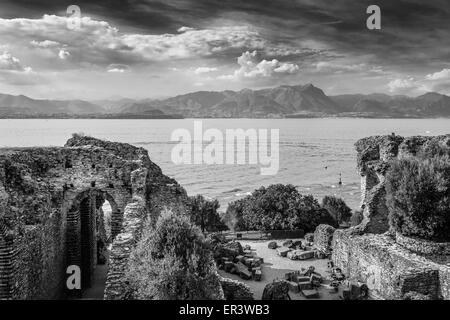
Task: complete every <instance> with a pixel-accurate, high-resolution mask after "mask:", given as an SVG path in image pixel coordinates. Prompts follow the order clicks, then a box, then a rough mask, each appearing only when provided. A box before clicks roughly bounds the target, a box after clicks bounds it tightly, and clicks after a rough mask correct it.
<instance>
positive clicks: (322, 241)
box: [314, 224, 335, 254]
mask: <svg viewBox="0 0 450 320" xmlns="http://www.w3.org/2000/svg"><path fill="white" fill-rule="evenodd" d="M334 231H335V228H333V227H332V226H330V225H328V224H320V225H318V226H317V228H316V230H315V231H314V248H316V249H317V250H319V251H320V252H322V253H324V254H330V253H331V241H332V239H333V233H334Z"/></svg>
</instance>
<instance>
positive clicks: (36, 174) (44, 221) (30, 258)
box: [0, 136, 186, 299]
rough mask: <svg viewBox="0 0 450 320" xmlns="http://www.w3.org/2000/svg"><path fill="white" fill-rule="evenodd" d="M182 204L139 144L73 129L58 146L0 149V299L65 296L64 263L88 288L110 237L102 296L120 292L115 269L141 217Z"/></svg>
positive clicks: (179, 191)
mask: <svg viewBox="0 0 450 320" xmlns="http://www.w3.org/2000/svg"><path fill="white" fill-rule="evenodd" d="M105 201H108V202H109V204H110V206H111V208H112V212H111V216H110V219H109V220H107V219H105V216H104V213H103V210H102V205H103V203H104V202H105ZM185 203H186V192H185V190H184V189H183V188H181V187H180V186H179V185H178V184H177V182H176V181H175V180H173V179H170V178H168V177H167V176H165V175H163V174H162V172H161V169H160V168H159V167H158V166H157V165H155V164H154V163H153V162H151V161H150V159H149V157H148V153H147V151H146V150H145V149H143V148H137V147H134V146H132V145H129V144H124V143H113V142H107V141H102V140H98V139H95V138H91V137H83V136H74V137H73V138H72V139H70V140H69V141H68V142H67V143H66V145H65V146H64V147H51V148H17V149H10V148H9V149H0V299H53V298H61V297H64V296H66V295H67V294H69V295H71V294H73V291H70V292H69V291H67V290H66V279H67V274H66V269H67V267H68V266H70V265H77V266H79V267H80V268H81V279H82V289H84V288H87V287H89V286H90V284H91V280H92V274H93V270H94V269H95V267H96V265H97V262H98V261H97V260H98V259H99V257H100V256H101V255H100V253H101V249H102V248H105V247H106V246H107V245H108V244H109V243H111V241H113V243H112V252H111V257H110V262H109V275H108V280H107V292H108V294H107V297H108V298H114V297H120V298H122V297H124V292H125V291H126V288H124V284H123V283H121V281H122V280H121V277H120V274H121V270H122V269H123V266H124V265H125V264H126V258H127V255H128V254H129V250H130V248H131V247H132V246H133V244H134V243H135V242H136V240H137V239H138V237H139V233H140V230H141V226H142V224H143V221H144V220H145V219H151V220H155V219H156V218H157V217H158V215H159V212H160V211H161V210H162V208H164V207H170V208H172V209H173V210H183V208H184V205H185ZM106 229H107V230H108V232H107V231H106ZM108 233H109V236H106V235H107V234H108Z"/></svg>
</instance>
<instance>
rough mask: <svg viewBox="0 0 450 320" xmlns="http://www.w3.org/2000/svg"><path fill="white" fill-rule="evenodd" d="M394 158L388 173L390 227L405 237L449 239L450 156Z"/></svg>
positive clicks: (387, 188)
mask: <svg viewBox="0 0 450 320" xmlns="http://www.w3.org/2000/svg"><path fill="white" fill-rule="evenodd" d="M440 154H441V153H439V152H438V153H437V155H436V156H434V157H433V158H430V159H424V158H422V157H416V158H405V159H400V160H396V161H394V162H393V163H392V164H391V166H390V169H389V170H388V172H387V176H386V191H387V206H388V208H389V220H390V225H391V227H392V228H393V229H394V230H396V231H398V232H400V233H401V234H403V235H405V236H414V237H419V238H423V239H428V240H435V241H449V240H450V158H449V157H448V156H447V155H440Z"/></svg>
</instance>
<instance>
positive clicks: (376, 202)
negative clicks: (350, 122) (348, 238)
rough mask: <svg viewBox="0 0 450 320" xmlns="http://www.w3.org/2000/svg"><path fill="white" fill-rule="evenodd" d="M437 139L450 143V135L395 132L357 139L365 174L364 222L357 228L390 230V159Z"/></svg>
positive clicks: (360, 166)
mask: <svg viewBox="0 0 450 320" xmlns="http://www.w3.org/2000/svg"><path fill="white" fill-rule="evenodd" d="M434 142H438V143H442V144H446V145H450V135H443V136H436V137H422V136H417V137H407V138H404V137H401V136H395V135H390V136H373V137H368V138H364V139H361V140H358V141H357V142H356V144H355V147H356V151H357V168H358V172H359V174H360V176H361V207H362V209H363V221H362V222H361V224H360V225H359V226H358V228H357V230H354V231H357V232H361V233H366V232H369V233H384V232H386V231H388V229H389V226H388V209H387V207H386V203H385V202H386V190H385V174H386V172H387V170H388V168H389V161H391V160H393V159H395V158H402V157H407V156H414V155H416V154H417V153H418V152H419V151H421V150H422V149H424V148H426V147H427V146H428V145H430V144H432V143H434Z"/></svg>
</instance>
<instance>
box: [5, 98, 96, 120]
mask: <svg viewBox="0 0 450 320" xmlns="http://www.w3.org/2000/svg"><path fill="white" fill-rule="evenodd" d="M103 112H104V109H103V108H102V107H100V106H98V105H95V104H93V103H90V102H87V101H83V100H36V99H31V98H28V97H26V96H23V95H20V96H13V95H8V94H0V114H12V115H13V114H16V115H17V114H26V115H36V114H57V113H67V114H89V113H103Z"/></svg>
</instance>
